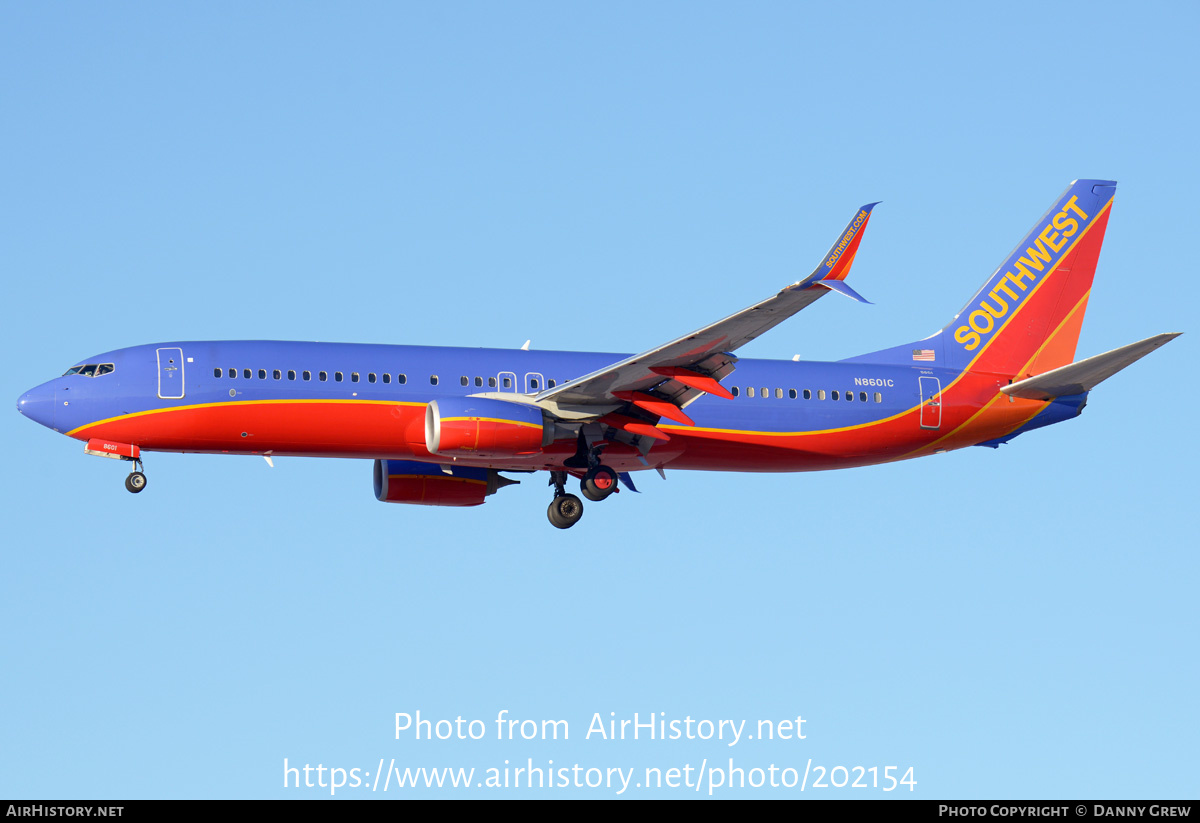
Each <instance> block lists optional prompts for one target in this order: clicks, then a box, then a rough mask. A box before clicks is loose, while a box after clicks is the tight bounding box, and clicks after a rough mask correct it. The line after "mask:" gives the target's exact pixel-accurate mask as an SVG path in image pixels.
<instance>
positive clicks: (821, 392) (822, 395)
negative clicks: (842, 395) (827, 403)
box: [817, 389, 837, 400]
mask: <svg viewBox="0 0 1200 823" xmlns="http://www.w3.org/2000/svg"><path fill="white" fill-rule="evenodd" d="M834 394H835V395H836V394H837V392H834ZM817 399H818V400H824V399H825V390H824V389H817ZM833 399H834V400H837V397H834V398H833Z"/></svg>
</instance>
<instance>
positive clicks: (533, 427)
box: [425, 397, 554, 458]
mask: <svg viewBox="0 0 1200 823" xmlns="http://www.w3.org/2000/svg"><path fill="white" fill-rule="evenodd" d="M553 431H554V428H553V426H547V425H546V424H545V422H544V421H543V418H542V410H541V409H539V408H537V407H536V406H526V405H523V404H521V403H509V402H506V401H504V400H490V399H487V398H482V397H443V398H439V399H437V400H434V401H431V402H430V403H429V406H428V407H427V408H426V410H425V448H426V449H428V450H429V453H430V454H439V455H445V456H447V457H463V456H467V455H469V456H471V457H485V458H486V457H497V458H504V457H520V456H525V455H530V454H537V453H538V452H539V451H541V449H542V446H544V445H545V444H547V443H548V442H550V440H551V439H553Z"/></svg>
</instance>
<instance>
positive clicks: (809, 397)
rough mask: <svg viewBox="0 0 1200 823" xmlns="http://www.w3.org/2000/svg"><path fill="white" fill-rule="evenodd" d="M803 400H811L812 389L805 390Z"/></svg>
mask: <svg viewBox="0 0 1200 823" xmlns="http://www.w3.org/2000/svg"><path fill="white" fill-rule="evenodd" d="M804 399H805V400H812V389H805V390H804Z"/></svg>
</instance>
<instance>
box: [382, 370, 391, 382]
mask: <svg viewBox="0 0 1200 823" xmlns="http://www.w3.org/2000/svg"><path fill="white" fill-rule="evenodd" d="M383 382H384V383H391V382H392V376H391V375H390V374H388V373H387V372H384V373H383Z"/></svg>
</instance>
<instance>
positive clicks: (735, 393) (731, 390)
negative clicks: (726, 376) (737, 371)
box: [729, 386, 741, 397]
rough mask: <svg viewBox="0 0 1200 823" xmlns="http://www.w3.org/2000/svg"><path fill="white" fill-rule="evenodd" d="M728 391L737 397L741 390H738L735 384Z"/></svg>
mask: <svg viewBox="0 0 1200 823" xmlns="http://www.w3.org/2000/svg"><path fill="white" fill-rule="evenodd" d="M729 393H730V394H732V395H733V396H734V397H737V396H738V395H739V394H741V392H739V391H738V387H737V386H734V387H733V388H732V389H730V390H729Z"/></svg>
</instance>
